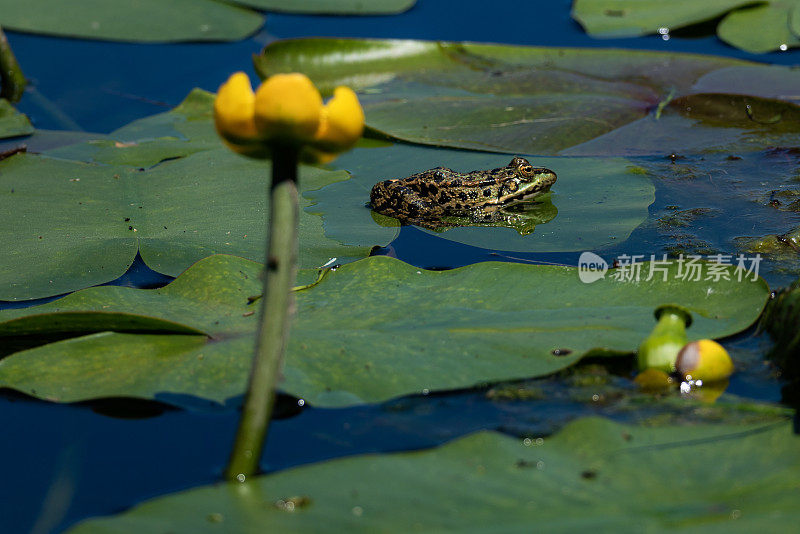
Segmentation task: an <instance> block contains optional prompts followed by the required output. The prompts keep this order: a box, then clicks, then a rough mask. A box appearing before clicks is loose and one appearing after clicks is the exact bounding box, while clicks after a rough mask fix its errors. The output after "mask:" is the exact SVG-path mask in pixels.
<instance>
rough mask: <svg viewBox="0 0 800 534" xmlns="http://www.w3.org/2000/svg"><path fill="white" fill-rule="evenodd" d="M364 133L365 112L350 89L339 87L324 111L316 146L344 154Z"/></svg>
mask: <svg viewBox="0 0 800 534" xmlns="http://www.w3.org/2000/svg"><path fill="white" fill-rule="evenodd" d="M363 132H364V110H363V109H361V104H360V103H359V102H358V97H357V96H356V94H355V93H354V92H353V90H352V89H350V88H349V87H343V86H342V87H337V88H336V89H335V90H334V92H333V98H331V100H330V102H328V104H327V105H326V106H325V107H324V108H323V110H322V120H321V121H320V125H319V130H317V134H316V135H315V136H314V146H315V147H316V148H318V149H319V150H322V151H324V152H342V151H344V150H347V149H348V148H350V147H351V146H353V145H354V144H355V142H356V141H358V139H359V138H360V137H361V134H362V133H363Z"/></svg>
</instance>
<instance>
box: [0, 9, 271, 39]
mask: <svg viewBox="0 0 800 534" xmlns="http://www.w3.org/2000/svg"><path fill="white" fill-rule="evenodd" d="M263 23H264V19H263V17H262V16H261V15H259V14H258V13H254V12H252V11H249V10H247V9H242V8H240V7H236V6H233V5H231V4H228V3H225V2H218V1H216V0H171V1H170V2H162V1H160V0H137V1H136V2H126V1H106V0H75V1H73V2H70V5H69V9H66V10H65V9H64V5H63V3H62V2H60V1H59V0H30V1H28V2H17V1H15V0H0V26H2V27H4V28H6V29H7V30H15V31H20V32H30V33H40V34H45V35H56V36H62V37H79V38H84V39H103V40H107V41H131V42H176V41H235V40H239V39H244V38H245V37H247V36H248V35H251V34H252V33H255V31H256V30H258V29H259V28H260V27H261V25H262V24H263Z"/></svg>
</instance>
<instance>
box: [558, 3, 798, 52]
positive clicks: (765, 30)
mask: <svg viewBox="0 0 800 534" xmlns="http://www.w3.org/2000/svg"><path fill="white" fill-rule="evenodd" d="M752 4H757V5H752ZM743 6H746V7H743ZM798 6H800V4H798V3H797V2H796V1H794V0H764V1H760V2H753V1H752V0H704V1H702V2H696V1H694V0H672V1H670V2H663V1H661V0H574V2H573V7H572V17H573V18H574V19H575V20H577V21H578V22H580V23H581V25H582V26H583V27H584V29H585V30H586V31H587V32H588V33H590V34H592V35H594V36H597V37H634V36H637V35H645V34H648V33H656V32H664V31H666V32H667V33H668V32H669V31H670V30H674V29H678V28H683V27H685V26H689V25H692V24H697V23H700V22H704V21H707V20H711V19H714V18H717V17H719V16H721V15H725V14H726V13H728V14H727V16H725V18H724V19H723V20H722V22H721V23H720V25H719V27H718V28H717V32H718V35H719V37H720V39H722V40H724V41H726V42H727V43H729V44H731V45H733V46H736V47H738V48H742V49H744V50H747V51H749V52H757V53H758V52H770V51H772V50H777V49H779V48H781V45H783V46H784V47H791V46H798V45H800V38H799V37H798V36H800V24H798V23H797V21H796V19H795V18H794V17H793V15H792V12H793V10H794V12H795V13H796V12H797V11H798V9H800V8H799V7H798ZM739 8H742V9H739ZM783 49H784V50H785V48H783Z"/></svg>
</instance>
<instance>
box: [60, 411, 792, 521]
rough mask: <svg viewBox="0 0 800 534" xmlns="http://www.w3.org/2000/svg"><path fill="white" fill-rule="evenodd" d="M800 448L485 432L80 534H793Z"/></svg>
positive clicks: (628, 430)
mask: <svg viewBox="0 0 800 534" xmlns="http://www.w3.org/2000/svg"><path fill="white" fill-rule="evenodd" d="M798 439H800V438H798V437H797V436H796V435H794V433H793V432H792V428H791V425H790V424H789V423H788V422H783V423H777V424H775V423H773V424H768V425H764V424H762V425H750V426H737V425H703V426H663V427H656V428H644V427H635V426H627V425H619V424H615V423H612V422H609V421H607V420H604V419H600V418H586V419H581V420H578V421H575V422H573V423H571V424H570V425H568V426H567V427H566V428H564V430H562V431H561V432H559V433H558V434H556V435H554V436H551V437H546V438H544V439H537V438H536V437H533V438H528V439H526V440H523V439H520V438H513V437H509V436H506V435H502V434H497V433H493V432H481V433H476V434H473V435H471V436H467V437H465V438H462V439H458V440H455V441H452V442H450V443H447V444H445V445H443V446H441V447H437V448H435V449H432V450H427V451H421V452H412V453H403V454H384V455H365V456H357V457H352V458H346V459H341V460H335V461H329V462H324V463H319V464H314V465H308V466H304V467H299V468H294V469H289V470H286V471H283V472H279V473H276V474H271V475H266V476H261V477H257V478H254V479H251V480H249V481H248V482H247V483H245V484H217V485H214V486H207V487H203V488H198V489H194V490H190V491H186V492H182V493H177V494H173V495H169V496H166V497H162V498H158V499H153V500H151V501H149V502H146V503H144V504H142V505H139V506H137V507H136V508H134V509H133V510H131V511H129V512H126V513H124V514H122V515H119V516H117V517H113V518H107V519H95V520H89V521H86V522H84V523H82V524H80V525H78V526H76V527H75V528H73V529H72V530H70V532H72V533H76V534H77V533H89V532H98V533H99V532H140V531H142V529H146V528H165V529H166V528H169V529H177V530H180V531H187V532H188V531H191V532H212V531H213V532H216V531H218V530H219V528H220V526H225V527H226V528H228V529H235V530H240V531H245V530H248V529H249V528H257V527H256V526H257V525H263V524H270V525H275V526H276V528H278V529H280V530H281V531H285V532H304V531H308V530H314V531H324V532H342V531H376V530H381V531H386V532H409V531H411V530H416V529H421V530H426V531H432V530H449V529H456V530H462V529H472V530H474V529H488V530H524V529H526V528H529V527H530V525H531V524H540V525H541V524H546V525H547V529H548V530H549V531H554V532H555V531H557V532H562V531H563V532H572V531H575V530H576V529H578V530H580V529H582V528H584V527H585V526H586V525H593V526H594V528H597V527H598V526H600V527H601V528H602V529H604V530H605V529H609V530H610V529H621V530H627V529H629V528H630V527H631V526H632V525H635V528H636V529H637V530H639V529H643V530H667V529H669V530H677V531H686V532H694V531H697V530H698V528H699V527H698V525H702V527H701V528H702V530H704V531H708V530H709V529H719V530H723V529H724V530H726V531H730V530H731V529H732V530H734V531H737V532H738V531H740V532H746V531H749V530H752V529H759V528H765V526H767V527H769V528H774V529H777V530H784V529H791V528H792V526H793V525H794V524H796V522H797V520H798V513H797V512H796V508H795V507H794V506H793V503H794V502H795V501H796V499H797V484H796V479H797V475H798V472H800V463H799V462H798V459H797V455H796V450H797V447H798ZM676 466H680V467H679V468H676ZM644 474H646V476H644ZM732 480H735V483H733V484H734V485H733V487H732V482H731V481H732ZM387 481H391V483H390V484H387ZM612 503H613V506H611V504H612ZM410 510H413V514H412V513H410V512H409V511H410ZM665 511H666V512H665Z"/></svg>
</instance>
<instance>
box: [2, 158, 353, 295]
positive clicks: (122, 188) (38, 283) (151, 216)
mask: <svg viewBox="0 0 800 534" xmlns="http://www.w3.org/2000/svg"><path fill="white" fill-rule="evenodd" d="M269 176H270V164H269V162H259V161H254V160H250V159H247V158H243V157H241V156H237V155H236V154H233V153H232V152H230V151H229V150H226V149H219V150H209V151H204V152H199V153H196V154H193V155H191V156H188V157H186V158H181V159H178V160H173V161H167V162H164V163H162V164H161V165H158V166H156V167H154V168H151V169H148V170H143V169H136V168H131V167H123V166H118V165H93V164H86V163H79V162H75V161H66V160H59V159H54V158H48V157H44V156H35V155H30V154H20V155H17V156H14V157H11V158H8V159H6V160H4V161H2V162H0V239H2V240H3V242H5V243H6V247H5V249H4V251H5V253H4V254H3V255H2V256H0V287H2V290H1V291H0V299H2V300H20V299H31V298H37V297H44V296H48V295H56V294H59V293H65V292H68V291H73V290H76V289H80V288H83V287H87V286H90V285H95V284H101V283H105V282H109V281H111V280H114V279H115V278H117V277H119V276H121V275H122V274H123V273H124V272H125V271H126V270H127V268H128V267H129V266H130V265H131V264H132V263H133V260H134V258H135V257H136V254H137V252H138V253H139V254H141V256H142V258H143V259H144V261H145V263H146V264H147V265H149V266H150V267H151V268H152V269H154V270H156V271H158V272H160V273H164V274H168V275H170V276H177V275H178V274H180V273H181V272H182V271H183V270H184V269H186V268H187V267H189V266H190V265H192V264H193V263H194V262H196V261H197V260H199V259H201V258H204V257H206V256H209V255H211V254H215V253H230V254H237V255H240V256H243V257H245V258H250V259H253V260H262V259H263V256H264V242H265V227H266V223H265V220H266V217H267V212H266V187H267V183H268V181H269ZM345 179H347V174H346V173H344V172H330V171H325V170H321V169H316V168H313V167H305V166H303V167H302V169H301V176H300V187H301V193H303V194H305V193H307V192H310V191H313V190H315V189H319V188H321V187H325V186H326V185H330V184H332V183H335V182H337V181H340V180H345ZM312 204H313V202H311V201H308V200H306V199H303V198H302V197H301V207H302V208H308V207H311V205H312ZM300 239H301V241H302V242H303V247H302V252H301V256H300V265H301V267H307V268H314V267H317V266H319V265H322V264H324V263H326V262H327V261H328V259H330V258H331V257H339V258H340V259H341V260H342V261H346V260H348V259H352V258H355V257H363V256H365V255H366V254H367V252H368V248H367V247H347V246H341V245H340V244H339V243H338V242H335V241H332V240H330V239H328V238H326V237H325V236H324V234H323V228H322V221H321V220H320V219H319V217H318V216H315V215H313V214H312V213H309V212H307V211H301V217H300ZM20 273H22V274H20Z"/></svg>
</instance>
